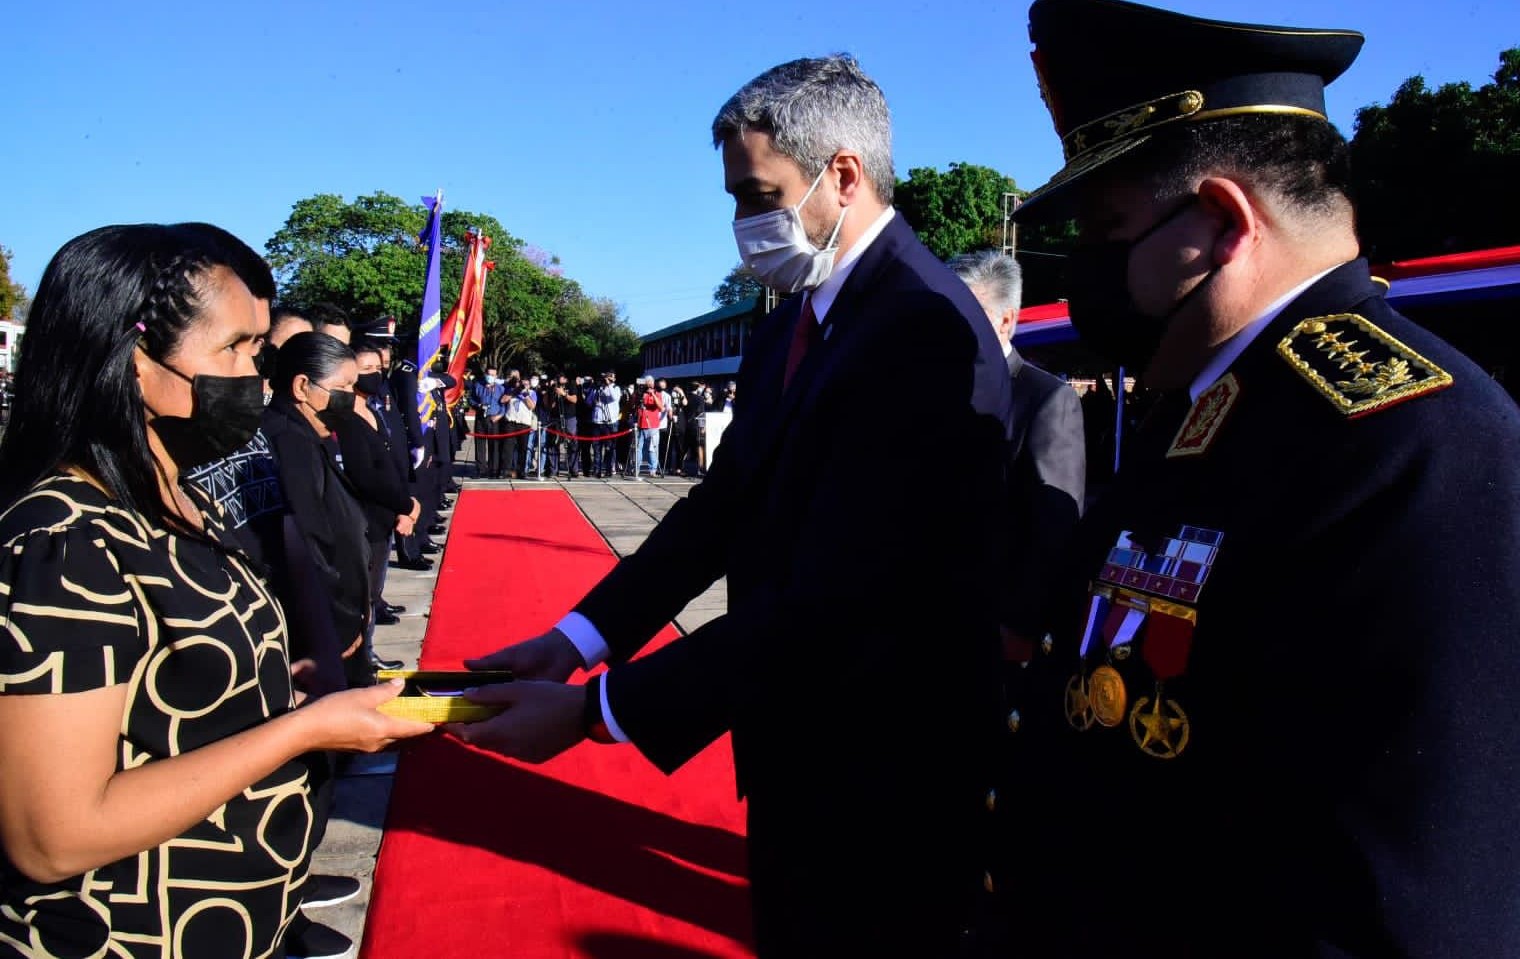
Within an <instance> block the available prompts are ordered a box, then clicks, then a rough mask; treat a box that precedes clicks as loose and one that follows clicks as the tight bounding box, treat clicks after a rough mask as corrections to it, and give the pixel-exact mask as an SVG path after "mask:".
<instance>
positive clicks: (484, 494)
mask: <svg viewBox="0 0 1520 959" xmlns="http://www.w3.org/2000/svg"><path fill="white" fill-rule="evenodd" d="M613 562H614V559H613V556H612V553H611V551H610V550H609V549H608V548H607V545H606V543H605V542H604V541H603V540H602V538H601V536H600V535H599V534H598V533H597V531H596V530H595V528H593V527H592V526H591V524H590V523H589V522H587V520H586V519H585V517H584V516H582V515H581V513H580V510H579V509H578V508H577V507H576V505H575V503H574V501H572V500H571V499H570V497H569V496H568V495H566V494H565V493H563V492H561V491H558V490H555V491H542V492H540V491H518V492H505V491H482V490H469V491H466V492H464V493H462V494H460V497H459V502H458V504H457V508H456V509H455V511H454V520H453V528H452V529H451V530H450V532H449V541H448V548H447V550H446V551H445V553H444V554H443V565H442V568H441V570H440V576H439V580H438V587H437V591H436V592H435V593H434V596H433V609H432V615H431V618H430V621H429V623H428V630H427V637H426V639H425V640H424V642H423V646H422V663H421V666H422V667H423V668H426V669H453V668H457V667H458V666H459V664H460V661H461V660H462V659H464V658H465V657H467V656H474V655H478V654H480V653H484V652H488V651H490V650H494V649H496V648H498V647H500V646H501V645H503V644H504V643H506V642H509V641H511V640H513V639H517V638H527V637H529V636H533V635H536V634H538V633H540V632H542V631H543V630H545V629H547V628H548V627H550V626H552V625H553V624H554V623H555V622H556V621H558V619H559V618H560V617H561V616H562V615H564V613H565V612H566V611H567V610H568V609H569V608H570V606H571V604H572V603H574V602H575V601H576V600H578V599H580V597H581V596H582V595H583V594H584V593H585V591H586V589H587V588H589V587H590V586H591V585H592V584H593V583H594V582H595V581H596V580H597V579H598V578H599V577H600V576H601V575H602V574H603V573H604V572H606V570H608V569H609V568H611V566H612V564H613ZM675 636H676V631H675V629H674V628H673V627H666V629H665V631H664V632H663V633H661V635H660V637H659V638H658V639H657V640H656V642H657V643H664V642H668V641H669V640H671V639H673V638H675ZM743 823H744V817H743V808H742V806H741V805H740V804H739V802H738V801H737V800H736V799H735V798H734V784H733V772H732V765H731V757H730V752H729V746H728V740H727V738H726V737H725V738H724V739H723V740H721V741H720V742H718V743H716V744H715V745H714V746H713V747H712V748H710V749H708V750H707V751H706V752H705V753H703V754H702V755H701V756H698V757H697V758H696V759H695V760H693V761H692V762H691V763H689V764H688V765H687V766H686V767H684V768H683V769H681V770H680V771H679V772H678V773H677V774H676V775H675V776H672V777H668V778H667V777H666V776H664V775H662V774H661V773H660V772H659V771H658V770H656V769H655V768H654V767H653V766H651V765H650V764H649V763H648V762H647V761H646V760H645V759H644V758H643V757H642V756H641V755H639V753H638V751H637V750H636V749H635V748H634V747H632V746H626V745H623V746H596V745H592V744H589V743H585V744H582V745H580V746H578V747H576V748H575V749H572V750H570V751H569V752H568V753H566V754H564V755H563V756H560V757H559V758H558V759H556V760H554V761H553V762H551V763H546V764H545V765H542V766H529V765H525V764H520V763H515V762H511V761H508V760H504V759H500V758H498V757H495V756H492V755H488V754H485V753H481V752H478V751H475V750H473V749H470V748H469V747H466V746H463V745H461V744H460V743H459V742H457V741H455V740H452V739H448V738H446V737H443V736H441V735H439V736H435V737H429V738H427V739H425V740H423V741H421V742H417V743H413V744H410V745H409V746H408V747H407V748H406V750H405V752H404V753H403V755H402V757H401V761H400V767H399V769H398V770H397V775H396V781H395V788H394V790H393V792H392V794H391V802H390V812H389V814H388V817H387V822H386V829H385V839H384V841H383V842H382V844H381V847H380V858H379V861H378V863H377V864H376V868H375V882H374V890H373V894H372V897H371V901H370V909H369V916H368V921H367V924H366V927H365V932H364V948H363V952H362V953H361V956H362V957H364V959H392V957H395V959H400V957H406V959H466V957H469V959H476V957H498V956H500V957H512V959H550V957H552V959H569V957H577V959H580V957H585V959H654V957H663V959H712V957H723V959H729V957H744V956H752V955H753V951H752V948H751V947H750V945H749V942H750V919H749V901H748V885H747V883H746V882H745V880H744V878H743V876H744V858H745V855H744V840H743V834H744V825H743Z"/></svg>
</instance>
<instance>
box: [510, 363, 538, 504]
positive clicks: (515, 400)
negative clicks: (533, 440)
mask: <svg viewBox="0 0 1520 959" xmlns="http://www.w3.org/2000/svg"><path fill="white" fill-rule="evenodd" d="M502 403H503V405H504V406H505V407H506V408H507V423H506V427H507V432H508V433H509V434H516V435H513V436H508V437H507V440H506V455H505V459H504V461H503V462H504V463H505V465H506V469H507V476H508V477H510V478H512V479H522V478H523V477H524V476H526V475H527V467H526V466H525V465H524V463H525V461H527V460H528V455H527V453H528V446H529V444H528V439H529V437H530V436H531V435H532V434H531V433H525V432H523V431H524V430H533V429H536V428H537V427H538V417H537V416H535V415H534V413H533V411H534V409H535V408H536V407H537V406H538V392H537V391H536V390H534V389H533V388H532V387H531V386H530V385H529V384H528V381H526V380H524V379H523V378H522V374H520V373H519V372H518V371H517V370H508V371H507V394H506V398H505V399H504V400H503V401H502Z"/></svg>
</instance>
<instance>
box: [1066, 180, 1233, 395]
mask: <svg viewBox="0 0 1520 959" xmlns="http://www.w3.org/2000/svg"><path fill="white" fill-rule="evenodd" d="M1197 201H1198V195H1197V194H1193V195H1192V196H1190V197H1188V199H1186V200H1185V201H1183V202H1182V203H1181V204H1180V205H1179V206H1178V207H1177V208H1176V209H1174V210H1172V212H1170V213H1168V214H1167V215H1166V216H1164V217H1162V218H1161V219H1160V220H1157V221H1156V222H1155V223H1154V224H1152V225H1151V226H1150V227H1149V228H1148V229H1147V230H1146V231H1145V232H1144V233H1141V234H1140V235H1139V236H1137V237H1135V238H1134V239H1133V240H1113V241H1111V242H1108V243H1093V244H1088V245H1086V246H1080V247H1077V248H1076V249H1074V250H1072V251H1071V254H1070V255H1069V257H1068V259H1067V261H1066V262H1067V274H1066V280H1067V291H1068V292H1067V309H1068V310H1069V311H1070V313H1071V325H1072V326H1073V327H1074V328H1075V329H1076V331H1077V335H1078V336H1080V337H1081V338H1082V343H1083V344H1084V345H1085V346H1087V348H1088V349H1090V350H1092V351H1093V352H1095V353H1097V354H1098V355H1100V356H1102V357H1103V358H1105V359H1107V360H1110V361H1112V362H1114V363H1118V364H1120V365H1122V366H1124V367H1125V368H1127V369H1130V370H1133V371H1135V372H1136V373H1144V372H1145V368H1146V367H1148V366H1150V363H1151V360H1153V359H1155V356H1156V350H1158V349H1159V348H1160V347H1161V340H1162V338H1163V337H1165V336H1166V330H1167V327H1168V326H1170V325H1171V322H1172V318H1173V317H1175V316H1176V315H1177V314H1178V313H1179V312H1181V311H1182V308H1183V307H1185V306H1187V304H1188V301H1190V300H1192V298H1193V297H1194V296H1196V295H1197V294H1198V293H1199V292H1200V291H1201V290H1203V288H1204V287H1206V286H1208V284H1209V282H1210V281H1211V280H1213V279H1214V274H1215V273H1216V272H1217V271H1218V267H1215V268H1213V269H1211V270H1209V272H1208V274H1207V275H1206V276H1205V277H1204V278H1203V279H1202V280H1200V281H1199V282H1198V284H1197V285H1196V286H1194V287H1193V288H1192V289H1191V290H1189V291H1187V293H1185V294H1183V295H1182V297H1181V298H1180V299H1179V300H1177V302H1176V303H1174V304H1172V307H1171V309H1169V310H1167V311H1166V313H1164V314H1163V315H1161V316H1151V315H1150V314H1148V313H1145V312H1143V311H1142V310H1141V309H1140V308H1139V307H1138V306H1136V305H1135V298H1134V295H1133V294H1132V293H1130V289H1129V260H1130V255H1131V254H1133V253H1134V251H1135V248H1136V247H1137V246H1139V245H1140V244H1141V243H1144V242H1145V240H1146V239H1147V238H1149V237H1150V235H1151V234H1152V233H1155V232H1156V231H1157V230H1159V229H1161V228H1162V227H1164V226H1166V225H1167V224H1168V223H1170V222H1172V221H1173V220H1175V219H1176V218H1177V217H1178V216H1181V215H1182V214H1183V213H1184V212H1186V211H1187V210H1188V209H1189V208H1190V207H1192V205H1193V204H1194V203H1196V202H1197Z"/></svg>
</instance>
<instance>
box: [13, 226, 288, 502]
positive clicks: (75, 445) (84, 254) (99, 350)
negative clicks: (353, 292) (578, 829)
mask: <svg viewBox="0 0 1520 959" xmlns="http://www.w3.org/2000/svg"><path fill="white" fill-rule="evenodd" d="M217 267H226V268H227V269H229V270H231V271H232V272H233V273H234V274H236V275H237V277H238V278H239V279H240V280H242V281H243V283H244V285H246V286H247V287H248V291H249V292H250V293H252V294H253V296H254V297H256V298H258V299H262V300H267V299H272V298H273V297H274V292H275V287H274V277H273V276H272V275H271V274H270V272H269V266H268V265H267V264H266V263H265V262H264V261H263V260H262V259H261V258H260V257H259V255H258V254H257V253H255V252H254V251H253V250H252V249H250V248H249V247H248V245H247V244H245V243H243V241H241V240H239V239H238V238H237V237H235V236H233V235H232V234H231V233H228V232H227V231H226V230H223V229H221V228H219V227H215V226H211V225H210V224H208V223H176V224H173V225H162V224H156V223H145V224H136V225H130V226H106V227H101V228H100V229H98V230H91V231H90V232H89V233H85V234H84V235H82V236H77V237H75V238H74V239H72V240H70V241H69V242H67V243H65V244H64V245H63V248H62V249H60V250H59V251H58V252H57V253H55V254H54V255H53V259H52V260H51V261H50V262H49V263H48V265H47V269H46V270H45V271H44V272H43V274H42V282H41V283H39V284H38V286H37V296H36V298H35V299H33V300H32V308H31V312H30V313H29V314H28V316H27V325H26V336H25V337H23V338H22V340H21V357H20V363H19V365H18V367H17V369H16V376H15V382H14V399H13V400H12V406H11V418H10V423H9V424H8V425H7V426H6V429H5V436H4V438H3V439H0V510H3V509H5V508H8V507H9V506H10V505H11V504H12V503H14V502H15V501H16V500H17V499H19V498H20V497H21V496H22V495H23V494H24V493H26V491H27V490H29V489H30V488H31V487H32V486H33V485H34V484H35V483H37V482H38V481H39V480H41V479H43V478H45V477H47V476H50V475H52V474H54V473H56V472H58V471H60V470H61V469H65V468H67V467H78V468H79V469H82V470H84V471H85V472H86V473H88V474H89V475H90V476H91V477H93V478H94V479H95V480H97V481H99V482H100V484H101V485H102V486H104V487H105V488H106V490H107V491H108V492H109V493H110V495H111V496H112V498H113V499H115V500H116V501H117V502H118V503H119V504H120V505H121V506H122V507H123V508H125V509H128V510H131V511H133V512H135V513H137V514H139V515H141V516H143V517H144V518H145V519H147V520H148V521H149V522H151V523H153V524H154V525H159V526H163V525H165V524H166V523H168V524H172V525H174V526H175V527H180V526H182V525H183V524H180V523H177V522H174V519H173V517H172V516H170V515H169V514H168V511H167V510H166V509H165V507H164V503H163V499H162V496H161V495H160V493H159V484H158V476H159V470H158V466H157V463H156V462H155V461H154V459H153V453H152V450H151V447H150V446H149V445H148V432H147V414H146V411H145V408H144V406H143V399H142V392H141V389H140V388H139V386H138V383H137V366H136V363H135V361H134V359H133V355H132V353H133V349H134V348H135V347H136V346H137V345H138V344H139V343H141V344H142V346H143V349H145V350H146V351H147V353H148V355H149V356H151V357H153V358H154V359H156V360H160V361H164V360H166V359H167V358H168V357H170V356H172V355H173V354H174V352H175V351H176V350H177V349H178V348H179V344H180V341H181V340H182V339H183V337H184V335H185V332H186V331H187V330H188V329H190V327H191V326H193V325H194V324H195V323H196V322H197V321H198V320H199V319H200V314H201V308H202V304H203V301H204V294H205V292H206V290H207V284H208V282H209V274H210V273H211V272H212V271H213V270H214V269H216V268H217ZM139 324H140V325H141V328H140V329H139Z"/></svg>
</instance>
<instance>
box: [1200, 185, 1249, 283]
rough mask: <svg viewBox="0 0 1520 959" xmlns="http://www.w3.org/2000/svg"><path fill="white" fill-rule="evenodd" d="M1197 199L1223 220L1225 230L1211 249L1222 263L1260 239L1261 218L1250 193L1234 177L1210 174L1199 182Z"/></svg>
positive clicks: (1207, 209) (1234, 257) (1207, 210)
mask: <svg viewBox="0 0 1520 959" xmlns="http://www.w3.org/2000/svg"><path fill="white" fill-rule="evenodd" d="M1198 199H1199V201H1200V202H1201V203H1202V204H1203V209H1204V211H1205V212H1207V213H1208V214H1209V215H1210V216H1212V217H1214V218H1215V219H1217V220H1222V221H1223V222H1224V224H1225V230H1224V232H1223V233H1221V234H1220V235H1219V236H1218V238H1216V239H1215V240H1214V243H1213V246H1212V248H1211V252H1212V253H1213V260H1214V262H1215V263H1217V264H1219V265H1220V266H1223V265H1225V264H1227V263H1233V262H1235V261H1236V260H1238V259H1240V258H1241V257H1243V256H1246V255H1248V254H1249V253H1250V252H1251V251H1252V250H1254V249H1255V248H1256V247H1257V246H1258V245H1260V243H1261V239H1262V237H1261V230H1262V220H1261V215H1260V213H1259V211H1258V210H1257V209H1256V206H1255V204H1254V203H1253V202H1252V199H1251V195H1250V194H1249V193H1247V192H1246V191H1245V189H1244V188H1243V187H1242V186H1241V185H1240V184H1239V183H1237V182H1235V181H1234V180H1230V179H1227V178H1225V177H1208V178H1206V179H1204V180H1203V182H1201V183H1199V184H1198Z"/></svg>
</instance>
